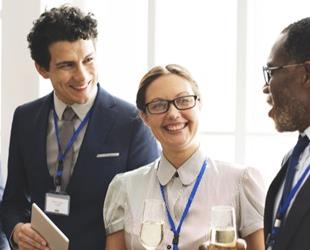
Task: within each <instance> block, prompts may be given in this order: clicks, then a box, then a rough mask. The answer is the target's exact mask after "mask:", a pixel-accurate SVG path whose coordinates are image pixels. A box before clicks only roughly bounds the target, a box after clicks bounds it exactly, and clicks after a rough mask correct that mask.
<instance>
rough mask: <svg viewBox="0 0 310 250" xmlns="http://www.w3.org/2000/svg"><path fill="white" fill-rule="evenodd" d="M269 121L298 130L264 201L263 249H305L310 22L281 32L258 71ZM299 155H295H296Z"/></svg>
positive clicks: (309, 203)
mask: <svg viewBox="0 0 310 250" xmlns="http://www.w3.org/2000/svg"><path fill="white" fill-rule="evenodd" d="M263 72H264V77H265V86H264V88H263V91H264V93H265V94H267V102H268V103H269V104H270V105H271V106H272V108H271V110H270V111H269V116H270V117H271V118H272V119H273V120H274V122H275V125H276V128H277V130H278V131H279V132H285V131H298V132H299V139H298V143H297V144H296V146H295V147H294V149H293V150H292V151H290V152H289V153H288V154H287V155H286V156H285V158H284V160H283V163H282V168H281V169H280V171H279V173H278V174H277V176H276V177H275V179H274V180H273V182H272V183H271V185H270V187H269V190H268V194H267V197H266V205H265V215H264V217H265V218H264V220H265V222H264V231H265V238H266V249H267V250H295V249H296V250H297V249H298V250H308V249H310V237H309V229H310V178H309V173H310V153H309V152H310V146H309V138H310V18H305V19H302V20H300V21H298V22H296V23H293V24H291V25H289V26H288V27H286V28H285V29H284V30H283V31H282V32H281V34H280V35H279V37H278V39H277V41H276V43H275V44H274V46H273V48H272V50H271V53H270V55H269V58H268V61H267V66H265V67H264V68H263ZM298 151H299V152H298Z"/></svg>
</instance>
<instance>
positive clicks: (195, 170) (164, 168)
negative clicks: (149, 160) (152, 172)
mask: <svg viewBox="0 0 310 250" xmlns="http://www.w3.org/2000/svg"><path fill="white" fill-rule="evenodd" d="M205 159H206V154H205V152H203V150H202V149H201V147H199V148H198V149H197V151H196V152H195V153H194V154H193V155H192V156H191V157H190V158H189V159H188V160H187V161H186V162H185V163H184V164H183V165H182V166H180V167H179V168H178V169H177V170H176V169H175V167H174V166H173V165H172V164H171V163H170V162H169V161H168V160H167V159H166V157H165V156H164V155H163V153H162V154H161V159H160V162H159V166H158V171H157V177H158V180H159V182H160V184H161V185H163V186H165V185H167V184H168V182H169V181H171V179H172V178H173V177H174V175H175V173H176V171H177V172H178V174H179V177H178V178H180V181H181V182H182V184H183V185H190V184H192V183H193V182H194V181H195V180H196V178H197V176H198V174H199V171H200V168H201V166H202V164H203V162H204V160H205Z"/></svg>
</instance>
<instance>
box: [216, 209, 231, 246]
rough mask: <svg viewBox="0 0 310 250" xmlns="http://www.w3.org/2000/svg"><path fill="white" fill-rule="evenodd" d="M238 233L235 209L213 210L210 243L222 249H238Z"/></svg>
mask: <svg viewBox="0 0 310 250" xmlns="http://www.w3.org/2000/svg"><path fill="white" fill-rule="evenodd" d="M236 242H237V231H236V216H235V209H234V208H233V207H232V206H214V207H212V208H211V234H210V243H211V245H214V246H220V247H236Z"/></svg>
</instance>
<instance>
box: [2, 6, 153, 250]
mask: <svg viewBox="0 0 310 250" xmlns="http://www.w3.org/2000/svg"><path fill="white" fill-rule="evenodd" d="M96 38H97V22H96V20H95V19H94V18H93V15H92V14H91V13H88V14H84V13H82V12H81V10H79V9H78V8H74V7H69V6H61V7H59V8H53V9H51V10H50V11H46V12H45V13H43V14H42V15H41V16H40V17H39V18H38V19H37V20H36V21H35V23H34V26H33V28H32V30H31V32H30V33H29V35H28V43H29V48H30V51H31V56H32V58H33V60H34V62H35V66H36V69H37V71H38V72H39V73H40V75H41V76H43V77H44V78H46V79H50V81H51V83H52V85H53V89H54V91H53V92H52V93H51V94H49V95H47V96H44V97H42V98H40V99H38V100H35V101H33V102H30V103H27V104H24V105H22V106H19V107H18V108H17V109H16V111H15V113H14V117H13V123H12V130H11V139H10V149H9V159H8V179H7V184H6V187H5V191H4V198H3V204H2V211H1V212H2V219H3V225H4V230H5V233H6V235H7V237H8V238H9V239H10V243H11V244H12V245H13V247H18V248H19V249H48V242H46V240H45V239H44V238H42V237H41V236H40V235H39V234H38V233H37V232H35V231H34V230H33V229H32V228H31V225H30V223H29V221H30V216H31V215H30V209H31V204H32V203H33V202H35V203H36V204H37V205H38V206H39V207H41V209H42V210H45V212H46V213H47V215H48V216H49V217H50V218H51V220H52V221H53V222H54V223H55V224H56V225H57V226H58V227H59V228H60V230H61V231H63V232H64V234H65V235H66V236H67V237H68V238H69V240H70V245H69V248H70V249H74V250H78V249H81V250H86V249H87V250H88V249H89V250H96V249H104V247H105V231H104V224H103V215H102V209H103V202H104V198H105V194H106V190H107V187H108V184H109V182H110V180H111V179H112V178H113V177H114V175H115V174H117V173H120V172H124V171H127V170H131V169H134V168H137V167H139V166H142V165H145V164H147V163H149V162H151V161H153V160H154V159H156V158H157V157H158V149H157V144H156V141H155V140H154V137H153V136H152V134H151V133H150V131H149V130H148V128H146V127H145V126H144V125H143V122H142V121H141V120H140V119H139V118H138V113H137V110H136V109H135V108H134V106H133V105H131V104H128V103H126V102H125V101H122V100H120V99H118V98H116V97H114V96H112V95H110V94H109V93H107V92H106V91H105V90H104V89H102V88H101V87H100V85H99V83H98V82H97V79H98V72H97V66H96V46H95V45H96V44H95V42H96ZM67 109H69V110H70V112H71V113H73V116H72V117H73V118H72V119H71V120H70V122H71V124H72V125H73V126H74V129H75V132H72V133H73V135H72V136H71V135H70V136H71V138H70V140H68V143H67V144H66V146H65V147H63V146H61V144H60V140H61V135H60V134H61V132H62V131H61V130H62V127H63V126H64V124H65V122H66V121H64V120H65V118H64V117H63V113H65V112H66V111H65V110H67ZM69 151H70V152H71V153H70V157H71V156H72V158H70V159H71V160H70V161H69V162H71V163H70V164H69V166H70V168H69V170H68V168H67V173H69V174H67V178H69V179H68V180H69V181H68V183H66V182H65V162H66V161H67V158H69V156H68V155H69V153H68V152H69ZM67 166H68V164H67Z"/></svg>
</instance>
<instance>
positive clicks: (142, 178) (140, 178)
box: [110, 159, 158, 189]
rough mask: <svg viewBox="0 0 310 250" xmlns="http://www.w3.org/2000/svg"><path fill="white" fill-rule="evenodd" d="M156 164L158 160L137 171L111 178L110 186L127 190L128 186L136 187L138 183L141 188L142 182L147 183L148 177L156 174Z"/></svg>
mask: <svg viewBox="0 0 310 250" xmlns="http://www.w3.org/2000/svg"><path fill="white" fill-rule="evenodd" d="M157 164H158V159H157V160H155V161H153V162H151V163H149V164H147V165H144V166H142V167H139V168H137V169H134V170H131V171H128V172H125V173H121V174H117V175H116V176H115V177H114V178H113V180H112V182H111V184H110V185H111V186H113V185H121V186H125V189H127V188H128V187H129V186H133V185H137V183H139V186H143V183H144V182H148V181H149V180H150V177H151V176H152V175H154V174H156V173H155V172H156V166H157Z"/></svg>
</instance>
